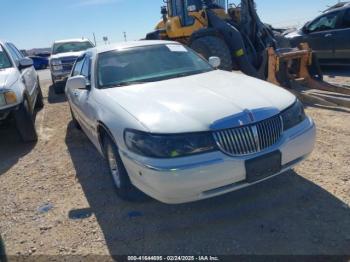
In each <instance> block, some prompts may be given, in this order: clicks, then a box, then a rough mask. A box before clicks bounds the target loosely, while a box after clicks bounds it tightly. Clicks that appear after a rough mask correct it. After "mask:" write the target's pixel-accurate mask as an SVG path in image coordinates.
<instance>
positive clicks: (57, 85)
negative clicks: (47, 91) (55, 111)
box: [53, 83, 65, 95]
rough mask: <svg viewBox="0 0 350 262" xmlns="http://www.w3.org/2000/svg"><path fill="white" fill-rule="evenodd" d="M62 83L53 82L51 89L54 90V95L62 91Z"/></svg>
mask: <svg viewBox="0 0 350 262" xmlns="http://www.w3.org/2000/svg"><path fill="white" fill-rule="evenodd" d="M64 87H65V86H64V84H61V83H54V84H53V89H54V91H55V94H56V95H61V94H63V93H64Z"/></svg>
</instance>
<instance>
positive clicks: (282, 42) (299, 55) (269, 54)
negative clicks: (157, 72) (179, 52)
mask: <svg viewBox="0 0 350 262" xmlns="http://www.w3.org/2000/svg"><path fill="white" fill-rule="evenodd" d="M163 1H164V3H165V4H166V5H165V6H162V7H161V14H162V20H161V21H160V22H159V23H158V25H157V26H156V28H155V31H153V32H150V33H148V34H147V36H146V39H148V40H155V39H161V40H174V41H178V42H181V43H182V44H185V45H187V46H189V47H190V48H192V49H193V50H194V51H196V52H197V53H199V54H200V55H202V56H203V57H204V58H206V59H208V58H209V57H211V56H217V57H219V58H220V59H221V65H220V69H222V70H227V71H232V70H240V71H242V72H243V73H245V74H247V75H249V76H252V77H256V78H260V79H263V80H267V81H269V82H272V83H274V84H276V85H279V86H282V87H285V88H289V89H292V88H294V87H295V86H296V84H298V85H299V83H302V84H304V85H306V86H308V87H309V88H314V89H321V90H326V91H331V92H340V93H346V94H348V95H350V91H349V89H347V88H345V89H343V88H340V87H335V86H332V85H330V84H328V83H325V82H323V76H322V72H321V69H320V66H319V64H318V60H317V57H316V55H315V54H314V53H313V52H312V50H311V49H310V47H309V46H308V45H307V44H301V45H300V46H299V47H295V48H291V47H290V46H289V42H288V40H286V39H284V38H283V37H282V34H281V33H280V32H278V30H274V29H273V28H272V27H271V26H270V25H267V24H264V23H263V22H262V21H261V20H260V18H259V16H258V14H257V11H256V6H255V3H254V0H242V1H241V3H240V4H239V5H234V4H228V1H227V0H163Z"/></svg>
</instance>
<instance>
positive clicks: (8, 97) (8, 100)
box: [5, 92, 17, 105]
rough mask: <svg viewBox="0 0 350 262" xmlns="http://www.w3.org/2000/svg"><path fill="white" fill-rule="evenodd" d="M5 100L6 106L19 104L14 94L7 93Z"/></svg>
mask: <svg viewBox="0 0 350 262" xmlns="http://www.w3.org/2000/svg"><path fill="white" fill-rule="evenodd" d="M5 100H6V104H8V105H10V104H16V103H17V96H16V94H15V93H14V92H6V93H5Z"/></svg>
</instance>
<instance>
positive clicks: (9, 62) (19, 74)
mask: <svg viewBox="0 0 350 262" xmlns="http://www.w3.org/2000/svg"><path fill="white" fill-rule="evenodd" d="M43 105H44V104H43V96H42V93H41V88H40V82H39V77H38V75H37V73H36V71H35V69H34V67H33V61H32V60H31V59H30V58H27V57H25V56H24V55H23V54H22V53H21V52H20V51H19V50H18V49H17V48H16V47H15V46H14V45H13V44H12V43H9V42H1V41H0V123H2V122H4V121H5V120H8V119H9V118H13V119H14V120H15V122H16V125H17V129H18V131H19V134H20V136H21V138H22V140H23V141H25V142H32V141H36V140H37V133H36V131H35V124H34V119H33V112H34V109H35V108H41V107H43Z"/></svg>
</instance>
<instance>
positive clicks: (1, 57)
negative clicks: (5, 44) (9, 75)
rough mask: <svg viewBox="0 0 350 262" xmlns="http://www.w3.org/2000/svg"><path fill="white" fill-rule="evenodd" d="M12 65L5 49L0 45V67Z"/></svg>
mask: <svg viewBox="0 0 350 262" xmlns="http://www.w3.org/2000/svg"><path fill="white" fill-rule="evenodd" d="M10 67H12V64H11V61H10V59H9V57H8V55H7V53H6V52H5V50H4V49H3V48H2V46H1V45H0V69H5V68H10Z"/></svg>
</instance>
